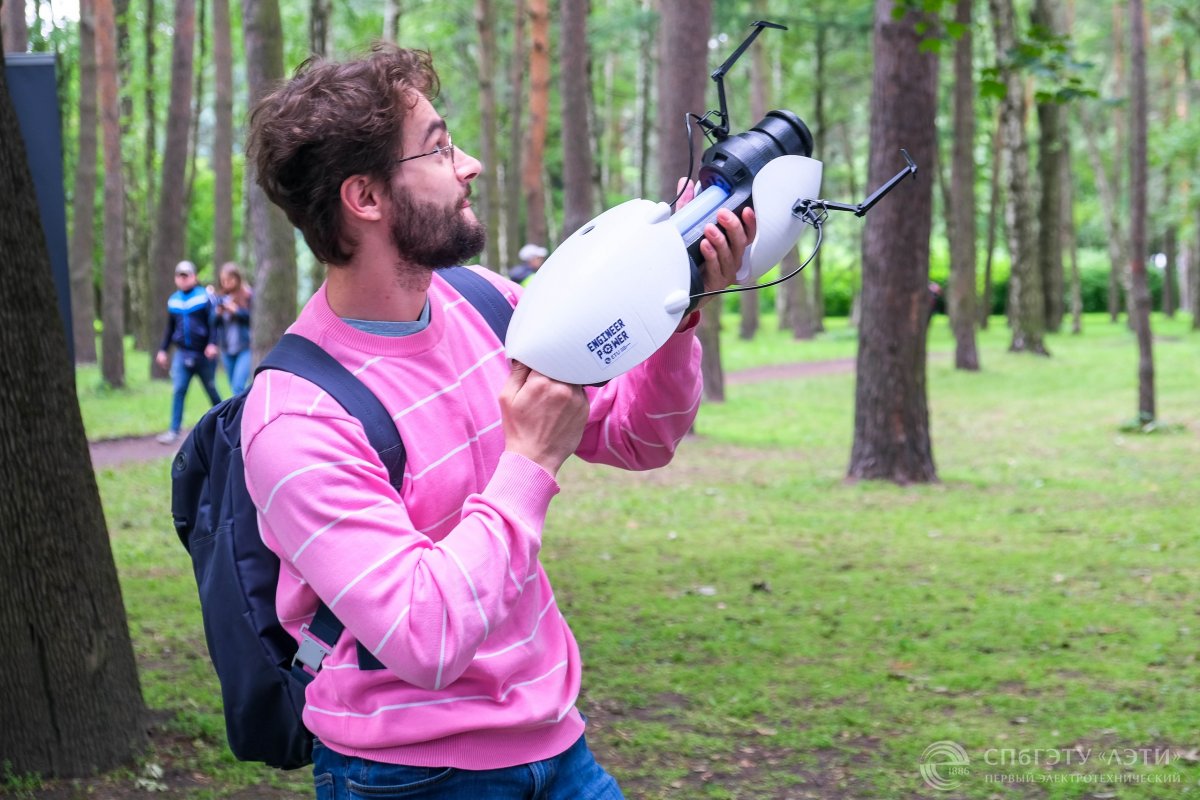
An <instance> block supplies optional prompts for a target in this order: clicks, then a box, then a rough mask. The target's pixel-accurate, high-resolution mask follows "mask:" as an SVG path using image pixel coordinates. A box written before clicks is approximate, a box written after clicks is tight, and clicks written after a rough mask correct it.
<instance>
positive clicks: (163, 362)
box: [154, 350, 168, 369]
mask: <svg viewBox="0 0 1200 800" xmlns="http://www.w3.org/2000/svg"><path fill="white" fill-rule="evenodd" d="M154 363H155V364H158V366H159V367H160V368H161V369H166V368H167V363H168V360H167V351H166V350H159V351H158V352H157V353H155V354H154Z"/></svg>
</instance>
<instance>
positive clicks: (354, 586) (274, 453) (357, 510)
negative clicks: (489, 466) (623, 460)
mask: <svg viewBox="0 0 1200 800" xmlns="http://www.w3.org/2000/svg"><path fill="white" fill-rule="evenodd" d="M258 388H259V387H258V386H257V384H256V386H255V389H258ZM263 413H264V405H263V400H262V396H261V393H259V392H255V391H254V390H252V391H251V394H250V396H249V399H248V401H247V405H246V407H245V410H244V412H243V431H244V434H247V435H249V439H247V438H246V436H244V437H243V445H244V454H245V471H246V484H247V487H248V489H249V491H250V495H251V497H252V498H253V500H254V503H255V506H256V507H257V509H258V513H259V525H260V529H261V531H262V535H263V540H264V542H266V544H267V545H268V547H270V548H271V549H272V550H274V551H275V552H276V553H277V554H278V555H279V556H280V559H281V561H282V569H286V570H289V571H291V572H292V573H293V574H294V575H296V576H297V577H298V578H299V579H300V580H301V581H302V582H303V584H304V585H307V587H308V588H310V589H311V590H312V592H314V593H315V594H316V595H317V596H318V597H320V598H321V600H323V601H324V602H325V604H326V605H327V606H329V608H330V609H331V610H332V611H333V612H334V613H335V614H336V615H337V617H338V618H339V619H340V620H341V621H342V622H343V623H344V624H345V625H346V628H347V630H348V631H350V633H351V634H352V635H353V636H354V638H355V639H357V640H358V641H359V642H360V643H362V644H363V645H364V646H365V647H366V648H367V649H368V650H370V651H371V652H372V653H373V654H374V655H375V656H376V657H377V658H379V660H380V661H381V662H382V663H383V664H384V665H385V666H386V667H388V669H389V670H391V671H392V672H393V673H394V674H396V675H397V676H399V677H400V678H401V679H402V680H404V681H406V682H408V683H411V684H413V685H415V686H419V687H422V688H425V689H429V690H439V689H441V688H443V687H445V686H447V685H448V684H450V683H452V682H454V681H455V680H456V679H457V678H458V677H459V676H461V675H462V673H463V672H464V671H465V670H466V669H467V667H468V666H469V665H470V663H471V661H472V659H473V658H474V656H475V653H476V651H477V650H478V648H479V647H480V646H481V645H482V644H483V643H484V642H485V641H486V640H487V639H488V636H489V634H490V633H491V632H492V631H494V630H496V629H497V628H498V627H499V626H500V625H501V624H502V623H503V622H504V621H505V619H506V618H507V616H508V615H509V614H510V613H511V612H512V610H513V609H514V608H515V606H516V604H517V601H518V600H519V599H520V597H521V594H522V593H523V592H524V590H525V587H526V586H527V585H528V584H529V581H530V580H531V578H532V576H534V575H535V574H536V571H537V570H538V564H537V555H538V552H539V550H540V548H541V530H542V525H543V522H544V520H545V515H546V511H547V509H548V507H549V503H550V499H551V498H552V497H553V496H554V495H555V494H556V493H557V491H558V486H557V484H556V483H555V482H554V480H553V478H552V477H551V476H550V475H549V474H548V473H546V472H545V471H544V470H543V469H542V468H541V467H539V466H537V465H536V464H534V463H533V462H531V461H528V460H527V459H525V458H523V457H521V456H516V455H513V454H509V453H506V454H504V455H503V456H502V457H501V459H500V462H499V464H498V465H497V467H496V470H495V472H494V474H493V475H492V477H491V479H490V481H489V482H488V483H487V484H486V486H485V487H484V489H483V490H482V491H481V492H478V493H475V494H471V495H470V496H468V497H467V498H466V501H465V503H464V505H463V509H462V512H461V516H460V518H459V520H458V523H457V525H456V526H455V527H454V528H453V530H451V531H450V532H449V533H448V534H447V535H446V536H445V537H444V538H442V539H440V540H439V541H437V542H434V541H432V540H431V539H430V537H429V536H427V535H426V534H425V533H423V532H422V531H421V530H418V529H417V528H416V527H415V526H414V523H413V521H412V519H411V518H410V516H409V512H408V509H407V507H406V505H405V502H404V501H403V500H402V498H401V497H400V496H399V495H398V494H397V493H396V491H395V490H394V489H393V488H392V486H391V485H390V484H389V483H388V478H387V472H386V470H385V468H384V467H383V465H382V463H381V462H380V460H379V458H378V457H377V456H376V454H375V452H374V450H373V449H372V448H371V446H370V444H369V442H368V441H367V439H366V435H365V433H364V431H363V428H362V426H361V425H360V424H359V423H358V422H357V421H354V420H352V419H349V418H344V417H340V418H339V417H330V416H320V415H305V414H298V413H284V414H280V415H279V416H276V417H274V418H273V419H270V420H269V421H268V422H266V423H265V424H262V425H261V427H260V426H259V425H258V423H256V422H250V423H247V422H246V420H247V419H251V420H255V419H257V420H262V419H263V416H262V415H263ZM255 415H258V416H257V417H256V416H255ZM409 480H410V478H409V477H406V483H407V482H408V481H409ZM311 603H312V606H313V608H314V610H315V604H316V600H315V598H314V599H312V601H311ZM310 613H311V612H310Z"/></svg>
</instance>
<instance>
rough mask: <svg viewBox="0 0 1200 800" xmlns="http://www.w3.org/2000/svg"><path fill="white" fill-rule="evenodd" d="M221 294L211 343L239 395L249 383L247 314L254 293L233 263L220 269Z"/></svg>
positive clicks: (248, 325)
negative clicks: (215, 348)
mask: <svg viewBox="0 0 1200 800" xmlns="http://www.w3.org/2000/svg"><path fill="white" fill-rule="evenodd" d="M219 279H220V281H221V289H220V293H219V295H218V296H217V302H216V304H215V305H216V310H215V312H214V315H213V341H215V342H216V343H217V348H218V349H219V350H220V352H221V361H222V363H224V365H225V372H226V374H227V375H228V376H229V387H230V389H231V390H232V391H233V393H234V394H239V393H240V392H241V391H242V390H243V389H245V388H246V386H247V384H249V383H250V311H251V308H252V306H253V304H254V291H253V290H252V289H251V288H250V284H248V283H246V280H245V278H243V277H242V270H241V269H240V268H239V267H238V265H237V264H235V263H233V262H232V261H230V262H228V263H227V264H225V265H224V266H222V267H221V273H220V276H219Z"/></svg>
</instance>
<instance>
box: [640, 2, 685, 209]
mask: <svg viewBox="0 0 1200 800" xmlns="http://www.w3.org/2000/svg"><path fill="white" fill-rule="evenodd" d="M652 10H653V0H641V12H642V16H643V17H644V18H645V17H648V16H649V15H650V13H651V11H652ZM638 42H639V46H638V51H639V52H640V54H641V56H640V58H638V63H637V102H636V104H635V108H636V110H635V114H636V116H637V136H636V137H635V139H636V141H637V168H638V187H637V196H638V197H645V196H646V195H647V194H649V192H650V188H649V186H650V184H649V181H650V139H651V134H652V133H653V129H654V120H653V119H652V112H651V110H650V109H651V107H652V106H653V104H654V83H655V59H656V58H657V57H658V52H657V50H656V49H655V47H654V42H655V36H654V29H653V27H652V26H651V25H649V24H647V25H643V26H641V29H640V30H639V32H638ZM674 196H675V194H674V193H673V192H672V194H671V197H674ZM667 199H669V198H663V200H664V201H666V200H667Z"/></svg>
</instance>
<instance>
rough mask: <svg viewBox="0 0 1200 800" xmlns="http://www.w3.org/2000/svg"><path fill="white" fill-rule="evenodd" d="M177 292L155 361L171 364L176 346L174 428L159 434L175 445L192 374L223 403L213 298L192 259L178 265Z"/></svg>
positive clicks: (169, 304)
mask: <svg viewBox="0 0 1200 800" xmlns="http://www.w3.org/2000/svg"><path fill="white" fill-rule="evenodd" d="M175 289H176V291H175V292H174V293H173V294H172V295H171V296H170V298H168V299H167V329H166V331H165V332H164V333H163V339H162V345H161V346H160V347H159V349H158V354H157V355H155V357H154V360H155V361H156V362H157V363H158V365H159V366H160V367H163V368H166V366H167V364H168V351H169V350H170V348H171V347H172V345H173V346H174V347H175V354H174V356H173V357H171V358H170V361H169V363H170V365H171V384H172V388H173V396H172V399H171V427H170V428H169V429H168V430H167V431H166V433H161V434H159V435H158V437H157V438H158V441H160V442H162V443H163V444H173V443H174V442H175V441H176V440H177V439H179V429H180V428H181V427H182V426H183V400H184V398H185V397H186V396H187V390H188V386H189V385H191V382H192V377H193V376H195V377H199V378H200V383H201V384H202V385H203V386H204V391H205V392H207V393H208V399H209V400H211V401H212V404H213V405H214V406H215V405H216V404H217V403H219V402H221V396H220V395H219V394H217V385H216V382H215V380H214V378H215V377H216V370H217V362H216V359H215V358H214V356H215V355H216V352H215V350H216V348H215V346H214V347H213V348H212V349H211V350H210V348H209V345H212V344H213V341H212V325H211V324H210V320H211V317H212V313H213V309H212V299H211V298H210V297H209V295H208V290H207V289H205V288H204V287H203V286H201V285H200V284H199V283H197V281H196V267H195V265H194V264H192V262H190V261H180V262H179V263H178V264H177V265H176V266H175Z"/></svg>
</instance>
